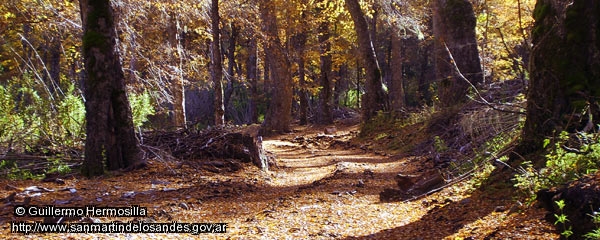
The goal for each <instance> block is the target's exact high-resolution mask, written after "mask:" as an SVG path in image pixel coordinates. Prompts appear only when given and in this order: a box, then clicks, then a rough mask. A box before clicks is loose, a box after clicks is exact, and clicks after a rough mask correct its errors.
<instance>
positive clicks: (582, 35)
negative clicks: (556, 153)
mask: <svg viewBox="0 0 600 240" xmlns="http://www.w3.org/2000/svg"><path fill="white" fill-rule="evenodd" d="M534 19H535V25H534V28H533V34H532V42H533V49H532V53H531V58H530V62H529V67H530V76H531V77H530V78H531V79H530V82H529V91H528V95H527V120H526V121H525V126H524V128H523V134H522V137H521V138H522V142H521V144H520V146H519V149H518V150H519V152H521V153H528V152H533V151H536V150H539V149H541V147H542V143H543V140H544V138H548V137H550V136H551V135H552V134H553V132H554V131H561V130H568V131H574V130H586V131H589V130H592V129H594V128H596V124H597V123H598V121H597V120H598V119H599V117H600V108H599V107H598V97H600V87H599V86H600V39H598V38H599V35H600V2H599V1H595V0H576V1H571V0H569V1H567V0H539V1H538V2H537V4H536V7H535V11H534ZM594 120H595V121H594Z"/></svg>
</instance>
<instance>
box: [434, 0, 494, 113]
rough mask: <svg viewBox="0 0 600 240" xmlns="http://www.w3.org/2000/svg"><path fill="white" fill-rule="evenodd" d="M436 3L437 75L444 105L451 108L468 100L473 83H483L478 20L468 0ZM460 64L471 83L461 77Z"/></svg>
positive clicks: (462, 71)
mask: <svg viewBox="0 0 600 240" xmlns="http://www.w3.org/2000/svg"><path fill="white" fill-rule="evenodd" d="M433 6H434V8H433V9H434V14H433V34H434V36H435V45H434V48H435V72H436V76H435V77H436V79H437V80H438V81H439V85H438V97H439V102H440V105H441V107H442V108H448V107H451V106H455V105H457V104H460V103H462V102H464V101H465V100H466V99H467V93H468V91H469V87H470V85H471V84H473V85H477V84H478V83H481V82H483V73H482V70H481V63H480V60H479V52H478V50H477V38H476V36H475V24H476V19H475V14H474V12H473V6H472V5H471V3H470V2H469V1H467V0H434V1H433ZM451 56H452V57H453V58H454V61H452V60H451ZM454 64H456V66H455V65H454ZM456 67H458V70H459V71H460V73H461V74H462V75H464V76H465V77H466V78H467V80H468V81H470V82H471V84H469V83H468V82H467V81H465V80H464V79H462V78H461V77H459V76H458V74H459V73H458V72H457V71H456V70H455V69H456Z"/></svg>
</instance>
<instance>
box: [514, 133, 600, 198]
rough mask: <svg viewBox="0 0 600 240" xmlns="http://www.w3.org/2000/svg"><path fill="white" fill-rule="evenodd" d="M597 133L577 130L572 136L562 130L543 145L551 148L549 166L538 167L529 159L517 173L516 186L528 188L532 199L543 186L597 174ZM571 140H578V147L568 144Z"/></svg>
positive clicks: (547, 160) (599, 162) (547, 159)
mask: <svg viewBox="0 0 600 240" xmlns="http://www.w3.org/2000/svg"><path fill="white" fill-rule="evenodd" d="M599 136H600V135H598V134H586V133H578V134H577V135H576V137H570V136H569V134H568V133H566V132H562V133H561V134H560V135H559V137H558V138H557V139H556V140H555V141H556V142H555V143H554V144H553V145H552V144H550V143H551V140H549V139H546V140H545V141H544V147H545V148H549V147H551V146H552V148H551V149H550V151H549V153H548V154H547V155H546V165H545V167H543V168H541V169H539V170H538V169H536V168H535V167H534V166H533V164H532V163H531V162H530V161H525V162H524V163H523V165H522V166H521V167H519V168H518V170H519V174H516V175H515V178H514V180H515V182H516V183H515V187H517V188H519V189H521V190H523V191H525V193H527V194H528V195H529V196H530V197H531V198H532V199H533V198H535V193H536V192H537V191H539V190H541V189H546V188H550V187H552V186H557V185H560V184H563V183H566V182H569V181H572V180H576V179H578V178H580V177H581V176H583V175H586V174H591V173H595V172H596V171H598V168H599V167H600V160H599V159H600V143H599V142H598V137H599ZM569 141H571V142H572V141H578V142H579V147H577V148H571V147H568V146H567V143H568V142H569Z"/></svg>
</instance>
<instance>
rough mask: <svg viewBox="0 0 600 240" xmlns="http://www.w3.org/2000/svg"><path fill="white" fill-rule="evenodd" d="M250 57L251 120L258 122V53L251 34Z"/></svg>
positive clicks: (248, 43) (247, 65)
mask: <svg viewBox="0 0 600 240" xmlns="http://www.w3.org/2000/svg"><path fill="white" fill-rule="evenodd" d="M246 47H247V51H248V58H247V59H246V78H247V79H248V81H249V82H250V103H249V108H250V122H249V123H258V101H259V94H258V90H259V89H258V76H257V74H258V73H257V72H258V65H257V62H258V54H257V46H256V38H255V37H254V36H251V37H249V38H248V40H247V46H246Z"/></svg>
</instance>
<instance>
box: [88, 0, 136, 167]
mask: <svg viewBox="0 0 600 240" xmlns="http://www.w3.org/2000/svg"><path fill="white" fill-rule="evenodd" d="M80 7H81V16H82V22H83V25H84V31H83V56H84V59H85V69H86V73H87V75H86V81H85V98H86V102H85V108H86V131H87V137H86V143H85V146H86V147H85V159H84V163H83V168H82V172H83V174H84V175H86V176H96V175H101V174H103V173H104V164H106V166H107V168H108V170H117V169H134V168H138V167H141V166H144V165H145V162H144V161H143V160H142V159H141V158H140V149H139V146H138V143H137V138H136V137H135V132H134V128H133V120H132V117H131V108H130V105H129V101H128V99H127V95H126V89H125V82H124V75H123V69H122V68H121V63H120V62H119V61H120V58H119V52H118V51H117V49H116V40H115V39H116V37H117V36H116V31H115V24H114V22H113V10H112V8H111V6H110V1H108V0H103V1H102V0H98V1H88V0H81V1H80ZM104 161H106V162H104Z"/></svg>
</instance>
